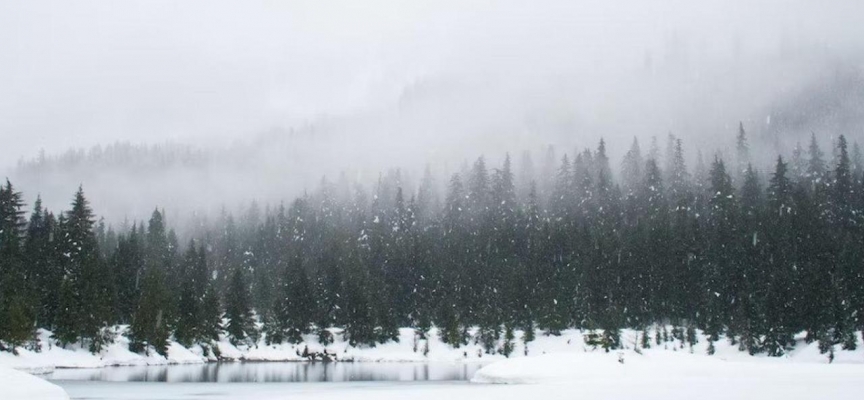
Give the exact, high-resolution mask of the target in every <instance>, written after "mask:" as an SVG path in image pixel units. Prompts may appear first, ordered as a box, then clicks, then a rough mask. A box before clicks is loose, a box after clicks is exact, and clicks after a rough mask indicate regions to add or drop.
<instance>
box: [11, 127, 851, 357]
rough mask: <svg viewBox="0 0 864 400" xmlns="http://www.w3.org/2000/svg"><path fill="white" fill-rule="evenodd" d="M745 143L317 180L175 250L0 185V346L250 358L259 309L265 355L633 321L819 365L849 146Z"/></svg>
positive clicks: (498, 347) (597, 338) (663, 338)
mask: <svg viewBox="0 0 864 400" xmlns="http://www.w3.org/2000/svg"><path fill="white" fill-rule="evenodd" d="M730 139H731V138H730ZM753 144H756V143H755V142H754V143H753ZM750 146H751V143H748V138H747V135H746V132H745V131H744V129H743V124H741V125H739V129H738V137H737V143H736V146H735V153H734V156H735V159H734V160H730V161H733V162H732V163H729V164H727V162H726V160H724V159H723V158H722V157H721V156H720V155H717V156H715V157H714V161H713V162H712V163H711V165H710V166H706V165H705V164H704V163H703V162H701V157H700V158H699V159H700V161H699V162H698V163H697V164H696V166H695V168H694V170H693V173H692V175H691V173H690V172H689V171H688V169H687V166H686V163H685V160H686V159H687V157H686V156H685V154H684V145H683V142H682V141H681V140H680V139H678V138H676V137H674V136H672V135H670V137H669V141H668V146H667V152H666V156H665V157H664V158H665V160H663V161H660V160H658V157H659V156H660V154H659V153H660V151H659V150H658V149H657V146H656V144H655V145H653V146H652V150H651V151H650V152H648V153H647V154H646V155H645V156H643V154H642V152H641V149H640V147H639V143H638V142H636V141H635V140H634V142H633V144H632V146H631V147H630V150H629V151H628V152H627V154H626V156H625V157H624V159H623V162H622V163H621V164H620V167H621V171H620V174H614V175H613V173H612V167H611V166H610V161H609V156H608V155H607V149H606V143H605V142H604V141H601V142H600V143H599V144H598V146H597V147H596V149H590V150H588V149H585V150H580V151H576V152H574V153H571V154H564V155H561V154H560V153H558V154H559V156H560V157H556V156H555V151H554V149H552V148H550V149H549V151H547V155H546V157H545V160H544V162H543V165H542V168H540V169H542V175H541V176H535V175H534V174H535V171H534V166H533V164H532V162H531V157H530V155H526V156H523V157H522V159H523V161H522V165H519V166H517V167H516V168H515V171H514V168H513V167H512V166H511V161H510V157H509V155H506V156H505V157H504V158H503V159H502V160H500V162H496V163H493V162H489V163H488V164H487V160H488V159H486V158H482V157H481V158H479V159H477V160H476V161H475V162H473V163H471V164H469V163H466V164H465V166H464V167H463V168H461V169H460V170H459V173H457V174H454V175H453V176H452V178H451V179H450V181H449V183H448V184H447V188H446V193H443V192H442V193H441V195H440V196H439V193H437V188H436V185H435V183H434V177H433V175H432V173H431V168H429V169H428V170H427V172H426V173H425V174H424V175H423V177H422V180H421V181H420V182H419V183H420V184H419V189H418V190H417V191H416V192H412V190H411V189H410V188H411V187H412V184H414V183H417V182H415V181H413V180H412V179H409V178H410V177H408V176H407V174H403V173H402V172H400V171H398V170H392V171H388V172H387V173H386V174H383V175H382V176H381V178H380V179H379V181H378V183H377V184H376V185H375V187H374V191H373V192H371V193H370V194H369V195H367V194H366V192H365V189H363V188H362V187H359V186H358V187H352V186H351V183H350V180H348V178H345V177H340V179H339V180H337V181H336V182H331V181H328V180H326V179H324V180H322V183H321V188H320V190H318V191H315V192H311V193H308V194H305V195H304V196H303V197H301V198H299V199H297V200H296V201H294V202H293V203H292V204H291V206H290V207H288V208H287V209H285V208H284V207H282V206H279V207H278V208H274V207H267V206H265V207H263V208H261V207H259V206H258V205H257V204H255V203H253V204H252V205H251V206H249V207H247V208H246V209H245V210H244V211H243V212H242V213H241V214H239V215H240V217H238V218H237V220H236V222H235V219H234V217H233V216H232V215H231V214H230V213H228V212H227V211H224V212H223V213H222V215H221V217H220V218H218V219H217V220H216V221H210V222H206V221H199V222H200V224H198V225H196V226H193V227H192V228H191V229H184V231H183V234H184V235H187V234H188V235H189V236H187V237H185V238H184V240H189V239H191V238H194V242H193V241H190V245H189V246H188V248H187V249H186V251H185V252H184V253H185V254H183V255H182V256H180V255H178V252H179V249H178V245H177V241H178V240H179V239H178V236H177V235H175V234H174V233H173V231H171V229H170V228H169V227H168V226H167V225H166V223H165V221H164V213H163V212H162V211H160V210H156V211H154V212H153V215H152V217H151V219H150V221H149V222H148V224H147V225H146V227H145V225H144V224H141V223H135V222H133V223H132V224H131V228H125V227H124V229H122V230H117V231H115V230H114V228H113V227H111V226H110V224H107V223H106V222H103V221H100V222H99V223H96V222H94V221H96V217H95V216H94V215H93V213H92V211H91V210H90V209H89V206H88V203H87V201H86V199H85V198H84V196H83V191H81V190H79V191H78V193H76V196H75V200H74V203H73V205H72V210H71V211H68V212H66V213H62V214H58V218H56V219H55V218H54V217H53V215H52V214H51V213H49V212H47V211H46V210H44V209H42V207H41V204H40V202H37V203H36V204H35V205H34V209H33V212H32V214H31V217H30V221H29V223H27V221H25V220H24V218H23V212H24V211H23V206H24V205H23V204H22V203H21V197H20V194H17V192H15V191H14V190H13V189H12V187H11V185H10V184H8V183H7V185H6V186H4V187H3V189H2V192H0V212H2V214H0V217H2V218H0V223H2V224H3V225H2V226H3V227H2V228H0V230H2V234H0V240H2V242H0V252H2V256H3V257H2V258H0V288H2V291H0V343H2V346H3V347H4V348H6V349H10V348H12V347H14V346H21V345H26V344H28V342H29V341H31V339H32V338H33V333H34V327H44V328H51V329H52V330H53V333H54V338H55V340H57V341H58V342H59V343H60V344H69V343H74V342H83V343H84V345H85V346H89V347H90V348H91V350H93V351H98V350H99V349H100V347H101V346H102V345H104V343H105V342H106V340H110V335H107V334H106V329H105V328H106V327H107V326H109V325H111V324H118V323H129V324H131V326H130V328H129V334H130V337H131V338H132V345H131V347H132V348H133V349H134V350H136V351H144V350H146V349H148V348H150V347H149V346H152V348H154V349H155V350H156V351H157V352H163V353H164V351H165V348H166V346H167V344H168V340H169V338H170V337H171V335H173V337H174V339H176V340H177V341H178V342H180V343H181V344H184V345H193V344H196V343H200V344H203V345H205V346H207V345H208V342H211V341H214V340H218V338H219V335H220V334H221V333H223V328H224V330H225V332H224V333H227V336H228V337H229V338H230V340H231V341H232V342H234V343H236V344H246V345H256V344H257V341H258V330H257V329H256V325H255V324H256V322H257V321H256V319H257V318H256V317H255V316H256V315H257V316H258V317H259V318H260V321H261V323H262V325H263V326H262V332H263V333H264V334H265V338H266V342H267V343H268V344H270V343H282V342H290V343H300V342H302V341H304V339H305V338H306V337H308V336H306V337H304V335H311V334H315V335H317V336H318V340H319V341H320V342H322V343H325V344H326V343H330V342H331V341H333V340H336V339H337V337H335V336H334V335H333V333H334V332H335V333H336V335H337V336H338V335H341V337H342V338H344V339H345V340H347V341H348V342H349V343H351V344H352V345H356V346H375V345H377V344H379V343H384V342H387V341H391V340H398V338H399V336H400V332H399V327H410V328H413V330H414V334H415V338H416V339H415V340H416V343H415V346H416V351H418V352H420V351H421V350H420V346H421V344H422V345H426V346H427V347H426V349H428V342H422V341H423V340H428V339H429V338H430V337H434V335H433V334H432V333H433V332H435V328H437V332H438V337H439V338H440V340H442V341H444V342H445V343H448V344H449V345H451V346H453V347H459V346H463V345H465V344H467V343H469V341H471V340H474V341H475V342H476V343H479V344H480V345H482V347H483V348H484V349H485V351H486V352H488V353H495V352H500V353H503V354H505V355H508V356H509V355H510V354H511V353H512V351H513V350H514V348H515V347H516V345H515V344H514V341H515V338H516V336H517V335H516V331H517V330H522V331H523V336H522V342H523V343H524V344H525V352H526V353H527V352H528V344H529V343H530V342H531V341H533V340H534V334H535V330H536V329H541V330H543V331H544V333H545V334H547V335H559V334H561V332H562V331H563V330H565V329H570V328H578V329H585V330H589V331H590V332H592V333H591V334H588V335H586V341H587V343H588V344H589V345H591V346H596V347H598V348H604V349H605V350H607V351H611V350H612V349H616V348H620V347H621V346H622V342H621V340H622V339H621V331H622V329H626V328H632V329H636V330H638V331H641V335H640V337H639V338H638V339H637V341H638V342H639V343H636V345H637V347H641V348H648V347H650V346H652V344H651V341H652V339H653V341H654V344H653V345H654V346H667V347H669V346H674V347H675V348H684V346H685V345H690V346H693V345H694V344H696V341H697V337H698V335H697V329H700V330H702V331H703V332H704V333H705V334H706V335H707V341H708V344H707V345H708V352H709V353H713V352H714V350H715V344H716V342H717V341H719V340H728V341H729V342H730V343H733V344H736V345H738V346H740V348H741V349H742V351H747V352H749V353H752V354H756V353H765V354H767V355H769V356H781V355H783V354H786V353H787V352H788V351H789V349H791V348H792V347H793V346H794V345H795V340H794V337H795V335H796V334H798V333H799V332H802V331H806V332H807V340H808V341H809V342H812V341H814V340H816V341H818V342H819V346H820V348H821V349H822V350H823V351H824V352H825V353H826V354H833V352H834V351H835V350H839V349H841V348H842V349H851V348H854V347H855V346H856V340H855V339H856V337H857V335H858V334H859V332H860V331H861V330H862V328H864V318H862V315H864V273H862V265H864V264H862V260H864V246H862V245H861V243H864V194H862V186H864V171H862V168H864V167H861V165H860V164H861V161H860V157H861V156H860V154H859V155H858V156H856V155H855V153H854V150H853V151H852V152H851V153H852V154H850V151H849V149H848V146H849V144H848V143H847V142H846V138H845V137H842V136H841V137H839V138H838V140H837V142H836V149H832V152H831V153H832V154H834V157H833V158H832V160H831V161H826V160H825V159H824V157H823V154H822V151H821V150H820V148H819V143H818V140H816V137H815V135H814V137H813V139H812V141H811V144H810V146H809V151H807V149H804V148H800V147H799V148H797V149H796V150H795V152H793V154H792V158H791V161H790V162H789V163H788V164H787V163H786V162H785V161H784V160H783V159H782V158H778V159H777V161H776V163H774V165H773V170H771V171H762V172H760V171H759V170H758V169H757V168H756V166H757V165H758V164H755V162H758V161H759V160H756V159H755V158H754V157H752V155H751V151H752V150H751V148H750ZM859 153H860V151H859ZM753 154H755V153H753ZM661 164H662V165H664V167H663V168H662V169H661V168H660V165H661ZM727 165H732V167H728V168H727ZM616 178H618V179H616ZM535 180H536V182H539V183H538V184H535V183H534V182H535ZM619 182H620V184H619ZM538 188H539V189H538ZM439 198H443V199H444V201H443V202H439V200H438V199H439ZM208 261H209V262H208ZM25 265H29V266H30V268H24V267H23V266H25ZM223 305H224V311H225V313H224V317H225V319H226V320H227V323H226V325H225V326H224V327H223V326H222V317H223V313H222V311H223ZM667 326H671V327H673V328H672V331H671V334H670V332H668V331H667ZM650 327H656V330H655V333H654V334H653V335H654V337H653V338H652V337H651V333H649V331H650V329H653V328H650ZM333 328H337V329H333ZM338 328H341V329H338ZM473 328H476V330H474V329H473ZM649 328H650V329H649ZM469 332H470V333H472V334H474V336H473V337H472V336H471V335H470V334H469ZM664 343H665V344H664ZM627 345H629V343H628V344H627ZM424 351H426V350H424Z"/></svg>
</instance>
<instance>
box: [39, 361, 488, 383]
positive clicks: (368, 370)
mask: <svg viewBox="0 0 864 400" xmlns="http://www.w3.org/2000/svg"><path fill="white" fill-rule="evenodd" d="M480 367H481V364H476V363H467V364H447V363H363V362H357V363H348V362H340V363H309V362H246V363H239V362H238V363H210V364H193V365H164V366H141V367H108V368H101V369H58V370H55V371H54V372H53V373H51V374H50V375H47V376H46V378H47V379H49V380H52V381H57V383H60V382H62V381H105V382H167V383H180V382H187V383H188V382H214V383H240V382H369V381H399V382H406V381H466V380H469V379H471V377H472V376H473V375H474V372H476V371H477V370H478V369H480Z"/></svg>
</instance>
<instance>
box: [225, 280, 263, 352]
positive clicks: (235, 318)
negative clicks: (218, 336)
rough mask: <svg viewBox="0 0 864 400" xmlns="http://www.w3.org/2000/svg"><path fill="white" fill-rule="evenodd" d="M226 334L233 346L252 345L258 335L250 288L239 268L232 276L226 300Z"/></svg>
mask: <svg viewBox="0 0 864 400" xmlns="http://www.w3.org/2000/svg"><path fill="white" fill-rule="evenodd" d="M225 319H227V322H226V324H225V332H226V333H227V334H228V337H229V338H230V340H231V343H233V344H235V345H236V344H240V343H246V344H252V343H254V341H252V338H254V337H255V335H256V332H255V330H256V327H255V321H254V318H253V314H252V308H251V304H250V301H249V287H248V286H247V285H246V279H245V278H244V273H243V270H242V269H240V268H238V269H236V270H235V271H234V273H233V274H232V275H231V281H230V283H229V285H228V293H227V294H226V299H225Z"/></svg>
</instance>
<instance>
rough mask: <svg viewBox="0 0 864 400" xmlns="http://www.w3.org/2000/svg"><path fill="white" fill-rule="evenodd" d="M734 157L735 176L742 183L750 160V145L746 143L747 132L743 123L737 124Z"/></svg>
mask: <svg viewBox="0 0 864 400" xmlns="http://www.w3.org/2000/svg"><path fill="white" fill-rule="evenodd" d="M735 157H736V160H737V162H738V168H737V169H736V171H735V176H736V178H737V179H738V181H739V182H742V184H743V182H744V179H745V176H746V173H747V169H748V166H749V165H750V163H751V160H750V144H749V143H748V142H747V132H745V131H744V122H743V121H742V122H739V123H738V136H737V137H736V138H735Z"/></svg>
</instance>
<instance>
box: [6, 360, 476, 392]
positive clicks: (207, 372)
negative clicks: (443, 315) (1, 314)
mask: <svg viewBox="0 0 864 400" xmlns="http://www.w3.org/2000/svg"><path fill="white" fill-rule="evenodd" d="M480 367H481V365H480V364H473V363H469V364H447V363H359V362H358V363H306V362H269V363H265V362H250V363H219V364H204V365H169V366H149V367H109V368H103V369H58V370H55V371H54V372H53V373H52V374H50V375H47V376H45V378H47V379H49V380H51V381H52V382H54V383H55V384H57V385H60V386H61V387H63V389H65V390H66V392H67V393H69V396H70V397H71V398H72V399H89V400H96V399H104V400H133V399H135V400H139V399H140V400H143V399H151V400H158V399H174V400H176V399H226V400H234V399H255V400H265V399H282V398H292V399H296V398H308V397H312V398H321V396H322V395H323V396H324V397H325V398H326V397H327V396H329V395H334V396H338V397H341V396H342V395H344V394H353V395H360V394H362V396H361V398H367V395H368V396H369V397H368V398H377V397H379V396H380V395H383V394H385V393H386V394H389V395H394V394H396V395H397V397H401V395H400V394H401V393H404V392H403V391H404V390H408V391H409V392H414V391H416V390H418V389H419V390H420V391H422V392H428V391H429V390H431V391H432V392H438V391H439V390H441V389H445V388H448V389H452V388H454V387H457V388H458V387H465V385H467V381H468V380H469V379H471V377H472V376H473V375H474V372H476V371H477V370H478V369H480ZM445 390H447V389H445ZM397 393H399V394H397ZM0 397H2V396H0ZM443 397H448V396H443ZM441 400H447V399H441Z"/></svg>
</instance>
